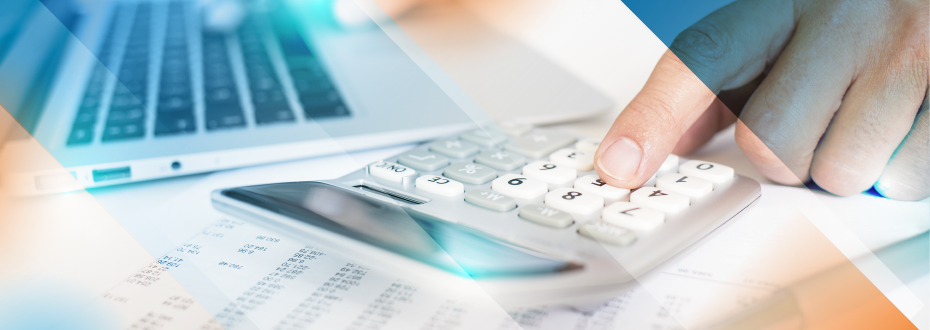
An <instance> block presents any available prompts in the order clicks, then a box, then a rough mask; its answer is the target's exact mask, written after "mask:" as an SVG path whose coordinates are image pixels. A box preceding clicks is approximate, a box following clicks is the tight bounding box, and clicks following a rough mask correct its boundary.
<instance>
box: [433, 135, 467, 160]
mask: <svg viewBox="0 0 930 330" xmlns="http://www.w3.org/2000/svg"><path fill="white" fill-rule="evenodd" d="M429 150H430V151H435V152H438V153H441V154H443V155H446V156H449V157H452V158H465V157H468V156H471V155H474V154H477V153H478V146H477V145H475V144H474V143H471V142H467V141H460V140H456V139H441V140H438V141H436V142H433V143H430V144H429Z"/></svg>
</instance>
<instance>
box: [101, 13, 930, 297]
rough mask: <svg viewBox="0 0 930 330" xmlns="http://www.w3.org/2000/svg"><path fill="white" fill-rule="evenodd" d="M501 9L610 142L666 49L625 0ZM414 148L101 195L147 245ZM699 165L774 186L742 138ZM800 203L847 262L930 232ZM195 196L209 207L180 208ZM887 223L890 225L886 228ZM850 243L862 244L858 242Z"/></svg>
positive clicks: (922, 226)
mask: <svg viewBox="0 0 930 330" xmlns="http://www.w3.org/2000/svg"><path fill="white" fill-rule="evenodd" d="M492 2H493V3H498V2H496V1H474V2H472V3H471V4H470V5H469V6H470V7H471V9H473V10H474V11H475V12H476V13H478V15H479V16H480V17H482V18H483V19H484V20H485V21H486V22H487V23H488V24H490V25H492V26H494V27H497V28H498V29H500V30H502V31H504V32H505V33H507V34H510V35H511V36H513V37H515V38H517V39H518V40H521V41H523V42H525V43H526V44H528V45H530V46H531V47H533V48H535V49H536V50H538V51H540V52H541V53H542V54H543V55H544V56H547V57H548V58H550V59H552V60H553V61H554V62H556V63H558V64H560V65H563V66H564V67H565V68H567V69H568V70H569V71H570V72H572V73H574V74H576V75H577V76H579V77H581V78H582V79H583V80H585V81H586V82H588V83H589V84H591V85H592V86H594V87H595V88H597V89H599V90H600V91H602V92H603V93H604V94H605V95H608V96H610V97H611V98H612V99H613V100H614V101H615V102H616V107H615V108H613V109H611V111H609V112H608V113H606V114H605V115H603V116H602V117H599V118H595V119H592V120H588V121H583V122H575V123H566V124H562V125H557V127H558V128H560V129H564V130H568V131H571V132H575V133H578V134H583V135H589V136H595V137H599V136H603V135H604V134H605V133H606V132H607V130H608V129H609V127H610V124H611V123H612V121H613V118H615V117H616V115H617V114H618V113H619V112H620V110H621V109H622V108H623V106H624V105H626V104H627V103H628V102H629V100H631V99H632V97H633V96H634V95H635V93H636V91H638V90H639V89H640V88H641V86H642V84H643V83H644V82H645V80H646V78H647V77H648V74H649V72H650V68H651V67H652V66H653V65H654V64H655V62H656V61H657V60H658V58H659V56H660V55H661V54H662V53H663V52H664V51H665V46H664V45H663V44H662V43H661V42H660V41H659V40H658V39H657V38H655V37H654V36H653V35H652V34H651V33H650V32H649V31H648V29H646V28H645V26H643V25H642V24H641V23H639V21H638V20H637V19H636V18H635V16H633V15H632V13H630V12H629V11H628V10H626V9H625V7H623V5H622V3H621V2H619V1H611V0H603V1H594V2H591V3H590V4H589V5H588V6H574V3H573V2H572V1H564V0H551V1H543V2H538V1H532V4H530V1H528V0H520V1H511V2H509V3H508V4H507V5H500V6H492V5H491V3H492ZM581 17H584V19H581ZM618 17H621V18H622V19H618ZM579 36H583V37H579ZM618 59H619V60H618ZM410 147H412V146H410V145H408V146H398V147H393V148H386V149H381V150H372V151H365V152H356V153H353V154H343V155H335V156H330V157H323V158H317V159H310V160H300V161H293V162H288V163H280V164H271V165H265V166H257V167H252V168H246V169H240V170H234V171H227V172H219V173H213V174H201V175H193V176H186V177H180V178H173V179H167V180H160V181H154V182H143V183H137V184H132V185H125V186H116V187H108V188H99V189H95V190H93V191H91V193H92V194H93V195H94V197H95V198H96V199H97V200H98V201H99V202H100V203H101V204H102V205H103V206H104V207H105V208H106V209H107V210H108V211H109V212H110V213H111V214H112V215H113V216H114V217H115V218H116V219H117V220H118V221H120V223H121V224H123V226H124V227H126V228H127V230H129V231H130V233H132V234H133V235H134V236H136V237H137V239H140V236H145V235H147V234H146V232H147V231H149V230H152V229H153V228H157V226H155V227H153V225H152V223H151V221H152V219H151V217H150V215H151V214H157V213H158V212H161V211H164V209H165V208H172V207H178V206H182V205H185V207H192V208H193V209H190V210H185V211H189V213H190V214H191V215H201V216H203V217H208V218H209V219H214V218H215V217H217V215H216V213H215V212H214V211H213V210H212V208H211V207H210V204H209V196H208V195H206V194H207V193H208V192H209V191H210V190H212V189H216V188H220V187H228V186H236V185H244V184H253V183H263V182H274V181H285V180H313V179H325V178H332V177H337V176H341V175H343V174H345V173H348V172H349V171H352V170H354V169H356V168H359V167H361V166H363V165H364V164H367V163H368V162H370V161H374V160H377V159H380V158H382V157H387V156H390V155H393V154H396V153H399V152H401V151H403V150H405V149H407V148H410ZM689 157H691V158H700V159H707V160H710V161H715V162H719V163H723V164H727V165H729V166H732V167H734V168H735V169H736V170H737V172H739V173H741V174H744V175H747V176H750V177H753V178H755V179H756V180H759V181H760V182H763V183H768V181H767V180H765V179H764V178H763V177H762V176H761V175H759V173H758V172H757V171H756V170H755V169H754V168H753V166H752V165H751V164H750V162H749V160H748V159H747V158H746V157H745V156H744V155H743V154H742V153H741V152H740V151H739V149H738V148H737V147H736V144H735V142H734V141H733V133H732V129H730V130H726V131H724V132H721V133H720V134H718V135H717V136H716V137H715V138H714V140H713V141H712V142H711V143H709V144H708V145H707V146H705V147H703V148H701V149H700V150H698V151H696V152H695V153H694V154H692V155H689ZM792 189H794V190H792ZM792 194H793V195H797V196H802V195H803V196H806V197H809V196H816V197H815V198H812V200H813V202H814V204H817V205H815V207H817V208H818V210H820V211H823V212H822V213H823V214H826V215H828V217H830V218H835V219H837V220H838V221H839V222H836V221H833V220H824V222H818V223H817V224H818V228H819V229H820V230H821V231H824V233H825V234H826V235H827V237H828V238H830V239H831V240H832V241H834V244H837V246H838V247H839V248H840V250H841V251H843V252H844V253H847V255H850V254H856V253H862V252H863V250H862V247H867V248H868V249H876V248H878V247H881V246H885V245H888V244H890V243H892V242H894V241H897V240H900V239H903V238H906V237H909V236H910V235H913V234H916V233H920V232H922V231H924V230H926V229H927V228H928V227H930V223H928V222H930V220H928V219H930V210H928V208H927V201H922V202H896V201H890V200H887V199H881V198H876V197H871V196H866V195H861V196H854V197H850V198H838V197H834V196H831V195H828V194H824V193H819V192H813V193H812V192H810V191H808V190H806V189H795V188H783V187H777V186H766V188H764V191H763V197H762V198H763V199H766V202H767V205H768V206H769V207H775V208H777V207H784V208H797V205H795V204H793V203H795V202H796V201H797V198H790V197H791V195H792ZM191 196H193V197H192V198H195V199H197V200H198V201H197V203H200V204H196V205H195V204H191V203H186V202H183V201H179V199H186V198H190V197H191ZM783 197H784V198H783ZM780 203H781V204H780ZM191 205H194V206H191ZM802 212H807V213H805V215H807V216H808V217H811V214H813V213H816V212H813V211H810V210H808V211H802ZM812 212H813V213H812ZM889 214H891V215H893V216H889ZM879 218H880V219H882V220H881V221H877V219H879ZM812 221H814V220H812ZM163 234H165V237H166V238H167V240H161V241H159V240H158V239H153V240H151V241H147V240H148V239H140V241H141V242H142V243H143V245H146V247H147V248H148V249H149V251H150V252H151V253H153V254H156V253H157V250H158V247H168V248H170V247H171V246H170V245H171V244H175V243H179V242H184V236H185V235H186V234H184V233H163ZM850 238H852V242H850V241H849V239H850ZM866 252H867V251H866ZM874 276H876V277H875V278H876V279H878V278H881V276H880V274H879V275H874ZM870 278H872V277H870ZM873 281H876V280H875V279H873ZM923 290H924V292H923V293H922V296H926V287H924V289H923ZM922 299H924V300H923V301H924V304H927V300H926V298H925V297H924V298H922ZM924 313H926V307H924Z"/></svg>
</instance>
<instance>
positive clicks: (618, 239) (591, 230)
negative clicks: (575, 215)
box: [578, 221, 636, 246]
mask: <svg viewBox="0 0 930 330" xmlns="http://www.w3.org/2000/svg"><path fill="white" fill-rule="evenodd" d="M578 233H579V234H581V235H584V236H587V237H588V238H591V239H593V240H596V241H598V242H599V243H607V244H611V245H620V246H623V245H629V244H630V243H633V241H634V240H636V235H635V234H633V232H632V231H630V230H629V229H626V228H622V227H617V226H614V225H611V224H609V223H606V222H603V221H592V222H588V223H585V224H583V225H581V226H580V227H578Z"/></svg>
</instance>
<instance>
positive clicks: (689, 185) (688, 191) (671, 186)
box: [656, 173, 714, 198]
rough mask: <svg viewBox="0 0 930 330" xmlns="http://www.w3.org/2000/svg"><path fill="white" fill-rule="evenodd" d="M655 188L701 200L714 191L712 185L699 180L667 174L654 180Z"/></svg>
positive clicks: (682, 175) (677, 174) (676, 174)
mask: <svg viewBox="0 0 930 330" xmlns="http://www.w3.org/2000/svg"><path fill="white" fill-rule="evenodd" d="M656 188H660V189H666V190H671V191H674V192H677V193H679V194H682V195H685V196H688V197H691V198H701V197H704V196H707V194H710V192H711V191H714V184H713V183H712V182H710V181H707V180H704V179H701V178H695V177H689V176H687V175H684V174H679V173H669V174H666V175H663V176H661V177H659V179H658V180H656Z"/></svg>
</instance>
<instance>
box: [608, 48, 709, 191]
mask: <svg viewBox="0 0 930 330" xmlns="http://www.w3.org/2000/svg"><path fill="white" fill-rule="evenodd" d="M715 99H716V96H715V95H714V93H713V92H712V91H711V90H710V89H708V88H707V86H705V85H704V82H702V81H701V80H700V79H698V77H697V76H695V75H694V73H692V72H691V70H690V69H688V67H687V66H686V65H685V64H684V63H682V62H681V60H679V59H678V57H677V56H675V54H674V53H672V52H671V51H668V52H666V53H665V55H664V56H662V59H660V60H659V63H658V64H656V68H655V70H654V71H653V72H652V75H651V76H650V77H649V80H648V81H647V82H646V85H645V87H643V90H642V91H640V92H639V94H637V95H636V97H635V98H633V100H632V101H630V104H629V105H627V106H626V108H625V109H623V111H622V112H621V113H620V115H619V116H617V120H616V121H615V122H614V124H613V126H612V127H611V128H610V131H608V132H607V136H605V137H604V140H603V142H601V145H600V147H599V148H598V150H597V152H595V154H594V159H595V168H596V170H597V174H598V176H600V177H601V179H603V180H605V181H606V182H607V184H610V185H612V186H616V187H624V188H638V187H640V186H642V185H643V183H645V182H646V181H647V180H648V179H649V178H650V177H651V176H652V174H653V173H655V172H656V171H657V170H658V169H659V166H661V165H662V162H663V161H665V158H666V157H668V154H669V153H670V152H671V151H672V149H673V148H674V147H675V145H676V144H677V143H678V139H679V138H680V137H681V136H682V135H683V134H685V132H686V131H687V130H688V128H689V127H691V124H693V123H694V122H695V121H696V120H697V119H698V117H700V116H701V114H702V113H703V112H704V111H705V110H706V109H707V108H708V107H709V106H710V105H711V103H712V102H713V101H714V100H715Z"/></svg>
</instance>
